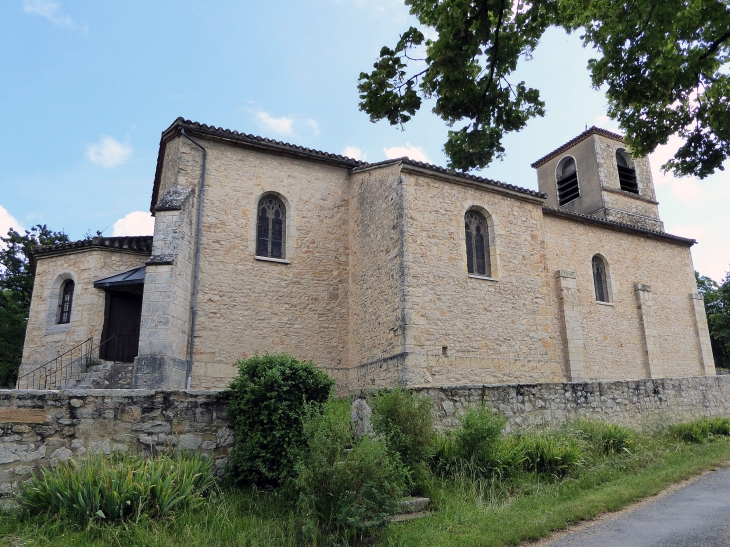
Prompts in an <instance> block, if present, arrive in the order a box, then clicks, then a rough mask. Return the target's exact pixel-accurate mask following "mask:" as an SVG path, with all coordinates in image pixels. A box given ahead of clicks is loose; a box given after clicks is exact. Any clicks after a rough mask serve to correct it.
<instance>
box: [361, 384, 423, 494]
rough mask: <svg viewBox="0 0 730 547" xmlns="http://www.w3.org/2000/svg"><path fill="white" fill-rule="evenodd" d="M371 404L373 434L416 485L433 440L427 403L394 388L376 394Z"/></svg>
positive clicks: (421, 475)
mask: <svg viewBox="0 0 730 547" xmlns="http://www.w3.org/2000/svg"><path fill="white" fill-rule="evenodd" d="M371 402H372V408H373V417H372V422H373V429H374V431H375V432H376V433H377V434H379V435H382V436H383V437H384V438H385V440H386V443H387V444H388V447H389V448H390V449H391V450H393V451H394V452H396V453H397V454H398V455H399V457H400V459H401V461H402V462H403V464H404V465H406V466H407V467H408V468H409V469H410V470H411V471H412V473H413V475H414V478H415V479H416V482H417V483H418V482H420V480H421V479H423V478H424V473H425V472H426V469H427V460H428V459H429V457H430V456H431V455H432V453H433V448H434V441H435V439H436V430H435V428H434V425H433V416H432V414H431V400H430V399H429V398H428V397H422V396H419V395H416V394H414V393H412V392H410V391H408V390H406V389H403V388H400V387H398V388H394V389H391V390H389V391H385V390H383V391H380V392H378V393H376V394H375V395H374V396H373V397H372V398H371Z"/></svg>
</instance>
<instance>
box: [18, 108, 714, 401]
mask: <svg viewBox="0 0 730 547" xmlns="http://www.w3.org/2000/svg"><path fill="white" fill-rule="evenodd" d="M532 167H533V168H535V169H536V171H537V178H538V183H539V189H540V190H539V191H537V192H536V191H533V190H527V189H524V188H520V187H518V186H513V185H511V184H504V183H502V182H497V181H493V180H488V179H485V178H480V177H477V176H473V175H465V174H459V173H453V172H449V171H447V170H446V169H443V168H440V167H436V166H434V165H428V164H424V163H420V162H417V161H413V160H410V159H408V158H401V159H395V160H388V161H384V162H380V163H366V162H362V161H357V160H354V159H351V158H348V157H344V156H340V155H336V154H328V153H325V152H320V151H317V150H311V149H307V148H304V147H301V146H295V145H291V144H286V143H282V142H278V141H273V140H269V139H265V138H261V137H256V136H252V135H247V134H243V133H239V132H236V131H230V130H225V129H220V128H216V127H210V126H207V125H203V124H199V123H195V122H190V121H187V120H184V119H182V118H179V119H177V120H176V121H175V122H174V123H173V124H172V125H171V126H170V127H169V128H168V129H166V130H165V131H164V132H163V133H162V138H161V141H160V149H159V156H158V161H157V169H156V172H155V178H154V183H153V187H152V201H151V204H150V210H151V211H152V214H153V215H154V216H155V230H154V236H153V237H95V238H93V239H88V240H84V241H79V242H75V243H66V244H61V245H56V246H52V247H40V248H36V249H35V250H34V256H33V263H34V267H35V288H34V292H33V300H32V304H31V310H30V318H29V323H28V331H27V337H26V342H25V349H24V354H23V363H22V366H21V371H20V372H21V374H20V378H19V381H18V387H20V388H26V387H36V388H42V389H54V388H59V387H71V386H77V387H79V386H81V387H83V386H84V385H94V386H96V385H103V386H104V387H128V386H131V387H144V388H161V389H162V388H166V389H180V388H186V387H189V388H192V389H218V388H223V387H225V386H226V385H227V383H228V382H229V381H230V379H231V378H232V377H233V376H234V375H235V373H236V369H235V366H234V363H235V362H236V360H237V359H240V358H245V357H249V356H252V355H254V354H256V353H263V352H288V353H291V354H293V355H294V356H296V357H298V358H300V359H308V360H312V361H313V362H314V363H316V364H317V365H318V366H320V367H323V368H324V369H326V370H327V371H328V372H329V373H330V374H331V375H332V376H333V377H335V378H336V380H337V382H338V387H339V388H340V389H348V388H360V387H372V386H391V385H397V384H399V385H404V386H434V387H438V386H455V385H474V384H477V385H479V384H503V383H538V382H580V381H584V380H595V379H598V380H616V379H639V378H665V377H684V376H705V375H714V374H715V367H714V363H713V360H712V352H711V350H710V342H709V335H708V329H707V323H706V318H705V310H704V304H703V301H702V297H701V296H700V295H699V294H698V293H697V286H696V283H695V278H694V268H693V266H692V257H691V254H690V248H691V246H692V245H693V244H694V243H695V241H694V240H691V239H686V238H683V237H678V236H675V235H671V234H668V233H666V232H664V226H663V224H662V221H661V219H660V217H659V210H658V203H657V201H656V196H655V193H654V186H653V183H652V178H651V172H650V168H649V162H648V160H647V159H645V158H632V157H631V155H630V154H629V153H628V152H627V150H626V149H625V145H624V143H623V140H622V137H621V136H620V135H617V134H615V133H611V132H608V131H605V130H603V129H599V128H596V127H592V128H590V129H588V130H587V131H585V132H583V133H581V134H580V135H578V136H577V137H576V138H574V139H573V140H571V141H570V142H568V143H566V144H564V145H562V146H560V147H559V148H557V149H555V150H554V151H552V152H550V153H549V154H547V155H545V156H543V157H542V158H540V159H539V160H537V161H536V162H535V163H534V164H532ZM89 378H91V379H89ZM84 382H86V383H84ZM94 382H96V383H94ZM99 382H102V383H101V384H99Z"/></svg>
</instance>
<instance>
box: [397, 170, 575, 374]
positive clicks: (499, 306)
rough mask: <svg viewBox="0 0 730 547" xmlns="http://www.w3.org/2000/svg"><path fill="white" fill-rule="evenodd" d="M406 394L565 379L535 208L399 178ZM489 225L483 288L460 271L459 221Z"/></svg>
mask: <svg viewBox="0 0 730 547" xmlns="http://www.w3.org/2000/svg"><path fill="white" fill-rule="evenodd" d="M403 179H404V182H403V185H404V195H405V204H406V205H405V218H406V220H405V236H404V240H405V253H404V257H405V268H404V271H405V272H406V274H405V282H406V285H405V295H406V301H405V310H406V313H405V317H406V352H407V356H406V363H405V365H406V369H407V370H406V375H407V376H406V378H405V379H404V382H405V383H406V384H407V385H409V386H420V385H434V386H438V385H455V384H459V383H464V384H472V383H502V382H538V381H540V382H549V381H561V380H563V379H564V378H565V373H564V370H563V347H562V344H561V343H560V342H561V334H560V328H559V323H558V321H557V301H558V300H557V296H556V295H555V292H554V290H553V287H552V285H553V282H554V280H553V278H552V274H550V275H548V273H547V272H546V269H545V260H546V257H545V243H544V240H543V237H544V236H543V227H542V207H541V206H542V200H541V199H539V198H535V199H530V197H529V196H520V195H517V196H514V195H511V194H510V195H506V194H505V193H501V192H500V191H499V189H496V190H495V189H494V188H490V187H487V186H485V185H478V184H459V183H456V182H452V181H450V180H449V181H445V180H441V179H439V178H437V177H434V176H433V175H428V174H424V173H421V172H418V171H417V170H405V169H404V174H403ZM472 208H475V209H477V210H479V211H480V212H482V213H483V214H484V215H485V216H486V217H488V224H489V225H490V230H491V231H492V232H493V233H492V234H490V242H491V245H490V246H491V248H492V251H491V252H490V255H491V262H492V274H491V276H490V279H481V278H478V277H475V276H470V275H469V273H468V270H467V261H466V243H465V235H464V233H465V232H464V215H465V214H466V212H467V211H468V210H470V209H472Z"/></svg>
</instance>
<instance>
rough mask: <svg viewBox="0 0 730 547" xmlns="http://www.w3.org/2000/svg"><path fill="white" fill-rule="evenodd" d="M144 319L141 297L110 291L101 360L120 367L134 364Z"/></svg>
mask: <svg viewBox="0 0 730 547" xmlns="http://www.w3.org/2000/svg"><path fill="white" fill-rule="evenodd" d="M141 319H142V296H141V295H137V294H133V293H129V292H116V291H107V292H106V306H105V309H104V328H103V329H102V332H101V347H100V348H99V359H103V360H105V361H114V362H116V363H132V362H134V358H135V357H137V353H138V351H139V327H140V323H141Z"/></svg>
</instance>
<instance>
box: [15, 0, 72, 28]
mask: <svg viewBox="0 0 730 547" xmlns="http://www.w3.org/2000/svg"><path fill="white" fill-rule="evenodd" d="M59 7H60V4H59V3H57V2H52V1H51V0H23V11H24V12H25V13H27V14H29V15H38V16H40V17H43V18H45V19H48V20H49V21H50V22H51V23H53V24H54V25H58V26H61V27H68V28H73V27H74V22H73V19H71V16H70V15H63V14H61V13H60V12H59V10H58V8H59Z"/></svg>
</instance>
